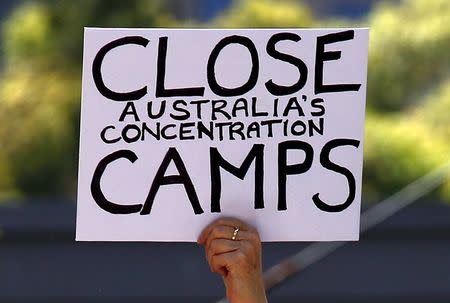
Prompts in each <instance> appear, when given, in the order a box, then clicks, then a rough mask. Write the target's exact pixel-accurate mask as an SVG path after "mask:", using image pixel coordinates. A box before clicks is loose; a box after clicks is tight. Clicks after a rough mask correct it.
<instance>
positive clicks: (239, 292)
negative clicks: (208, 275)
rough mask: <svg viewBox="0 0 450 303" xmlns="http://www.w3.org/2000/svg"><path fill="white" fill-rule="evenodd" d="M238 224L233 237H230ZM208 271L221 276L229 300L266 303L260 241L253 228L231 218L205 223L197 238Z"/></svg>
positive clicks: (242, 302) (234, 302)
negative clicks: (208, 268) (203, 252)
mask: <svg viewBox="0 0 450 303" xmlns="http://www.w3.org/2000/svg"><path fill="white" fill-rule="evenodd" d="M236 227H238V228H239V231H238V232H237V235H236V239H235V240H232V236H233V233H234V231H235V228H236ZM198 243H199V244H201V245H204V246H205V252H206V258H207V259H208V264H209V266H210V268H211V271H213V272H215V273H218V274H220V275H221V276H222V278H223V280H224V283H225V287H226V292H227V297H228V300H229V301H230V302H231V303H266V302H267V299H266V294H265V291H264V283H263V279H262V265H261V240H260V239H259V235H258V232H257V231H256V229H254V228H253V227H251V226H249V225H247V224H245V223H244V222H242V221H240V220H238V219H233V218H221V219H218V220H215V221H214V222H212V223H211V224H210V225H208V226H207V227H206V228H205V229H204V230H203V232H202V233H201V235H200V236H199V238H198Z"/></svg>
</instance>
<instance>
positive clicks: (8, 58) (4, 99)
mask: <svg viewBox="0 0 450 303" xmlns="http://www.w3.org/2000/svg"><path fill="white" fill-rule="evenodd" d="M0 26H1V32H0V302H46V303H52V302H215V301H217V300H218V299H220V298H221V296H223V295H224V292H223V289H222V285H221V283H222V281H221V280H220V279H219V278H218V277H215V276H214V275H213V274H211V273H210V272H209V269H208V268H207V266H206V262H205V260H204V258H203V251H202V250H201V249H200V248H198V247H196V245H195V244H180V243H179V244H158V243H129V244H124V243H75V241H74V229H75V210H76V204H75V199H76V182H77V162H78V137H79V134H78V132H79V115H80V93H81V65H82V41H83V27H84V26H99V27H202V28H210V27H227V28H228V27H231V28H235V27H236V28H240V27H301V28H305V27H354V26H363V27H366V26H368V27H370V45H369V71H368V92H367V110H366V133H365V146H364V151H365V156H364V177H363V210H365V209H370V208H371V207H374V206H376V205H377V203H379V202H380V201H383V200H384V199H386V198H388V197H390V196H391V195H393V194H396V193H397V192H398V191H400V190H402V189H403V188H404V187H405V186H407V185H409V184H411V183H412V182H416V183H414V184H415V185H413V186H412V187H411V186H410V187H408V188H409V189H410V192H415V193H416V195H415V197H414V198H411V196H404V195H403V196H402V195H400V196H398V194H397V196H395V197H396V198H395V199H393V200H388V201H387V202H389V203H390V204H391V205H395V203H400V204H401V203H403V202H404V201H406V200H408V201H411V202H412V201H413V200H414V204H412V205H411V206H408V207H406V208H405V209H402V210H400V211H398V212H396V213H395V214H394V215H393V216H392V217H390V218H389V219H388V220H386V221H384V222H382V223H381V224H379V225H377V226H376V227H375V228H372V229H370V230H369V231H368V232H367V233H364V234H363V235H362V236H361V240H360V242H356V243H350V244H347V245H344V246H343V247H342V248H339V249H337V250H336V251H334V252H333V253H331V254H329V255H327V256H326V257H324V258H319V257H318V258H319V259H318V261H317V262H315V263H313V264H312V265H311V266H305V267H306V268H305V269H304V270H302V271H300V272H298V273H296V274H295V275H293V276H292V277H290V278H289V279H287V280H284V281H283V282H282V283H280V284H278V285H277V286H276V287H274V288H272V289H270V290H269V301H270V302H341V301H342V302H344V301H345V302H362V301H364V302H379V301H380V300H382V301H383V302H408V303H411V302H450V241H449V240H450V178H449V174H448V170H447V173H443V174H442V173H440V174H439V176H438V177H436V178H437V179H435V180H437V181H436V182H435V183H434V185H433V186H429V187H427V188H426V189H423V188H422V187H421V184H420V181H417V180H422V179H421V178H422V177H423V176H425V175H427V174H429V173H430V172H433V171H436V169H438V170H439V169H441V171H442V167H444V166H445V165H446V164H447V165H448V163H449V161H450V1H449V0H409V1H406V0H405V1H376V0H372V1H370V0H359V1H358V0H341V1H332V0H328V1H327V0H309V1H307V0H304V1H300V0H298V1H294V0H292V1H283V0H277V1H271V0H247V1H245V0H241V1H239V0H235V1H232V0H184V1H183V0H166V1H150V0H147V1H144V0H128V1H122V0H110V1H107V0H80V1H70V0H59V1H58V0H42V1H38V0H36V1H20V0H16V1H14V0H10V1H8V0H1V1H0ZM444 170H445V169H444ZM417 182H419V183H417ZM413 196H414V194H413ZM418 197H419V199H416V198H418ZM415 200H418V201H415ZM394 208H395V206H394ZM363 219H364V217H363ZM363 219H362V220H363ZM362 223H363V224H364V222H362ZM305 247H308V243H278V244H265V245H264V247H263V249H264V251H263V253H264V264H265V268H269V267H270V266H272V265H275V264H277V263H278V262H280V261H281V260H283V259H284V258H286V257H288V256H290V255H292V254H295V253H297V252H299V251H302V249H304V248H305ZM318 254H320V253H318Z"/></svg>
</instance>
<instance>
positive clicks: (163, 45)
mask: <svg viewBox="0 0 450 303" xmlns="http://www.w3.org/2000/svg"><path fill="white" fill-rule="evenodd" d="M353 39H354V31H353V30H346V31H341V32H337V33H331V34H326V35H323V36H319V37H317V43H316V57H315V79H314V92H315V94H321V93H333V92H344V91H358V90H359V88H360V86H361V84H348V83H338V84H336V83H334V84H324V83H323V67H324V62H325V61H332V60H339V59H340V58H341V52H340V51H325V45H327V44H332V43H336V42H343V41H350V40H353ZM286 40H288V41H293V42H296V43H297V42H299V41H300V40H301V38H300V36H299V35H297V34H295V33H288V32H283V33H276V34H274V35H272V36H271V37H270V38H269V40H268V42H267V46H266V52H267V54H268V55H269V56H271V57H272V58H274V59H276V60H279V61H283V62H285V63H288V64H291V65H293V66H295V67H296V68H297V69H298V71H299V78H298V80H297V81H296V83H294V84H293V85H290V86H284V85H280V84H276V83H274V82H273V80H268V81H267V82H266V83H265V87H266V88H267V90H268V91H269V92H270V93H271V94H273V95H275V96H282V95H289V94H294V93H296V92H298V91H299V90H300V89H302V88H303V87H304V85H305V84H306V81H307V77H308V68H307V66H306V64H305V63H304V62H303V61H302V60H301V59H300V58H297V57H294V56H292V55H290V54H286V53H282V52H280V51H278V50H277V49H276V45H277V43H279V42H281V41H286ZM149 42H150V41H149V40H148V39H147V38H145V37H142V36H127V37H123V38H120V39H117V40H114V41H112V42H110V43H108V44H106V45H105V46H103V47H102V48H101V49H100V50H99V51H98V53H97V55H96V56H95V58H94V61H93V65H92V74H93V78H94V82H95V85H96V87H97V89H98V91H99V92H100V93H101V94H102V95H103V96H105V97H106V98H108V99H110V100H113V101H130V100H139V99H140V98H142V97H144V96H145V95H146V94H147V93H148V88H147V86H144V87H142V88H139V89H137V90H134V91H129V92H117V91H114V90H113V89H111V88H109V87H107V86H106V85H105V83H104V81H103V77H102V71H101V70H102V69H101V67H102V63H103V59H104V58H105V56H106V55H107V54H108V52H110V51H111V50H112V49H114V48H117V47H120V46H123V45H129V44H131V45H139V46H141V47H146V46H147V45H148V43H149ZM231 44H239V45H241V46H242V47H245V48H246V49H247V50H248V52H249V54H250V56H251V61H252V67H251V72H250V76H249V78H248V80H247V81H246V82H245V83H244V84H242V85H241V86H239V87H233V88H229V87H223V86H222V85H220V83H218V82H217V79H216V74H215V64H216V61H217V58H218V57H219V55H220V53H221V51H222V50H223V49H224V48H225V47H227V46H228V45H231ZM167 47H168V37H160V38H159V45H158V54H157V55H158V58H157V71H156V72H157V80H156V89H155V96H156V97H182V96H203V95H204V92H205V87H185V88H167V87H166V85H165V74H166V55H167ZM258 75H259V60H258V51H257V49H256V47H255V45H254V43H253V42H252V40H251V39H249V38H248V37H245V36H239V35H232V36H228V37H225V38H223V39H222V40H220V41H219V42H218V43H217V44H216V45H215V47H214V48H213V49H212V51H211V53H210V56H209V59H208V63H207V79H208V85H209V88H210V89H211V91H212V92H213V93H214V94H216V95H218V96H223V97H231V96H240V95H243V94H245V93H247V92H249V91H250V90H251V89H252V88H253V87H255V85H256V83H257V81H258ZM359 144H360V141H359V140H354V139H348V138H337V139H333V140H331V141H329V142H327V143H326V144H325V145H324V146H323V148H322V150H321V152H320V157H319V158H320V164H321V165H322V167H324V168H325V169H328V170H330V171H333V172H336V173H338V174H341V175H343V176H344V177H345V178H346V179H347V183H348V197H347V198H346V200H345V201H344V202H342V203H336V202H333V203H329V202H326V201H323V200H322V199H321V198H320V197H319V193H316V194H314V195H313V197H312V201H313V202H314V204H315V205H316V206H317V207H318V208H319V209H320V210H322V211H325V212H341V211H343V210H345V209H346V208H348V207H349V206H350V205H351V204H352V202H353V200H354V199H355V191H356V182H355V178H354V175H353V174H352V172H351V171H350V170H348V169H347V168H345V167H342V166H340V165H338V164H336V163H334V162H332V160H331V159H330V153H331V151H332V150H333V149H334V148H338V147H342V146H353V147H354V148H358V147H359ZM290 150H298V151H302V152H304V153H305V159H304V161H303V162H302V163H295V164H288V163H287V154H288V152H289V151H290ZM313 156H314V150H313V147H312V146H311V145H310V144H309V143H307V142H304V141H300V140H289V141H284V142H281V143H279V144H278V207H277V208H278V210H280V211H281V210H286V209H287V205H286V183H287V182H286V180H287V177H288V176H289V175H295V174H301V173H305V172H306V171H308V170H309V169H310V168H311V167H312V163H313ZM119 159H127V160H128V161H130V162H131V163H134V162H135V161H136V160H137V159H138V157H137V155H136V154H135V153H134V152H133V151H131V150H126V149H124V150H119V151H115V152H113V153H111V154H109V155H107V156H105V157H104V158H103V159H102V160H101V161H100V162H99V163H98V165H97V167H96V169H95V171H94V174H93V177H92V181H91V193H92V196H93V198H94V200H95V202H96V203H97V204H98V206H99V207H101V208H102V209H103V210H105V211H107V212H109V213H113V214H132V213H140V214H141V215H146V214H149V213H150V211H151V209H152V206H153V202H154V200H155V197H156V195H157V192H158V190H159V189H160V187H161V186H165V185H173V184H180V185H183V186H184V188H185V191H186V194H187V196H188V198H189V201H190V203H191V206H192V208H193V211H194V213H195V214H202V213H203V212H204V211H203V209H202V207H201V205H200V202H199V199H198V196H197V194H196V190H195V187H194V185H193V183H192V181H191V178H190V176H189V173H188V172H187V170H186V166H185V165H184V162H183V160H182V157H181V155H180V154H179V153H178V151H177V149H176V148H175V147H170V148H169V149H168V151H167V153H166V155H165V157H164V159H163V160H162V162H161V165H160V167H159V169H158V171H157V172H156V176H155V178H154V180H153V182H152V184H151V186H150V190H149V193H148V196H147V198H146V200H145V201H144V203H142V204H132V205H129V204H127V205H122V204H119V203H114V202H112V201H110V200H108V199H107V198H106V197H105V195H104V193H103V192H102V189H101V187H100V183H101V178H102V175H103V173H104V172H105V170H106V168H107V166H108V165H109V164H110V163H112V162H114V161H116V160H119ZM170 163H174V165H175V167H176V168H177V171H178V174H176V175H166V171H167V169H168V167H169V165H170ZM252 163H255V174H254V176H255V190H254V207H255V209H261V208H264V200H263V197H264V186H263V183H264V182H263V181H264V165H263V164H264V144H254V145H253V147H252V149H251V150H250V151H249V153H248V154H247V156H246V157H245V159H244V161H243V162H242V163H241V165H240V166H238V167H237V166H234V165H233V164H231V163H229V162H228V161H227V160H225V159H224V158H223V157H222V155H221V154H220V153H219V151H218V149H217V148H215V147H210V172H211V212H220V211H221V208H220V197H221V190H222V184H221V169H222V170H224V171H227V172H228V173H230V174H232V175H234V176H236V177H238V178H240V179H244V177H245V176H246V175H247V172H248V170H249V168H250V166H251V164H252Z"/></svg>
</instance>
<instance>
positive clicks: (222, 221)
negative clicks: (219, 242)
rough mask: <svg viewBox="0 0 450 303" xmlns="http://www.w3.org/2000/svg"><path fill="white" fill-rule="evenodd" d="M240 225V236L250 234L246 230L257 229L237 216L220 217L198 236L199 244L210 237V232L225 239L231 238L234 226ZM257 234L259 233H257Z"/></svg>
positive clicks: (253, 231)
mask: <svg viewBox="0 0 450 303" xmlns="http://www.w3.org/2000/svg"><path fill="white" fill-rule="evenodd" d="M235 227H239V233H238V234H240V236H243V235H246V234H247V235H248V233H245V232H248V231H249V232H252V233H256V230H255V229H254V228H253V227H251V226H250V225H248V224H246V223H244V222H242V221H241V220H239V219H235V218H219V219H217V220H215V221H213V222H212V223H210V224H209V225H208V226H207V227H206V228H205V229H204V230H203V232H202V233H201V234H200V236H199V237H198V243H199V244H205V242H206V239H207V238H208V237H210V233H211V232H214V236H215V237H216V236H217V237H218V238H223V239H231V237H232V236H233V232H234V228H235ZM256 234H257V233H256Z"/></svg>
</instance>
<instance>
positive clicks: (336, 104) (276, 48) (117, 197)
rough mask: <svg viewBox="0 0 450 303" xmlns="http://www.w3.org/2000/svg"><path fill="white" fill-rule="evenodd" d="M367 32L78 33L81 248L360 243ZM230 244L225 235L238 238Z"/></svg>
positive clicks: (78, 233) (95, 30)
mask: <svg viewBox="0 0 450 303" xmlns="http://www.w3.org/2000/svg"><path fill="white" fill-rule="evenodd" d="M367 47H368V30H367V29H242V30H228V29H227V30H216V29H214V30H210V29H205V30H203V29H99V28H86V29H85V35H84V57H83V92H82V114H81V129H80V163H79V179H78V206H77V228H76V239H77V240H78V241H196V240H197V237H198V235H199V233H200V232H201V230H202V229H203V228H204V227H205V226H206V225H207V224H208V223H209V222H211V221H212V220H213V219H215V218H217V217H219V216H232V217H238V218H240V219H242V220H245V221H247V222H248V223H249V224H252V225H254V226H255V227H256V228H257V229H258V231H259V233H260V236H261V239H262V240H263V241H329V240H357V239H358V238H359V216H360V203H361V175H362V160H363V134H364V109H365V95H366V75H367ZM230 236H231V235H230Z"/></svg>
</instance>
